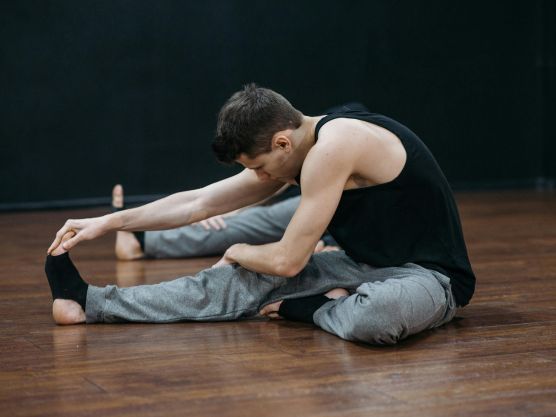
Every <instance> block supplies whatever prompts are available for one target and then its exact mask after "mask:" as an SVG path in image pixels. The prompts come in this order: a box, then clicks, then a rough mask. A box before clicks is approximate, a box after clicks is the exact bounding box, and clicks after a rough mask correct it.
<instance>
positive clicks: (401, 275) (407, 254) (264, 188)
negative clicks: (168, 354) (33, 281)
mask: <svg viewBox="0 0 556 417" xmlns="http://www.w3.org/2000/svg"><path fill="white" fill-rule="evenodd" d="M213 150H214V152H215V154H216V156H217V158H218V159H219V160H220V161H222V162H230V163H231V162H238V163H240V164H241V165H243V166H244V167H245V170H243V171H242V172H241V173H239V174H237V175H235V176H232V177H230V178H227V179H225V180H222V181H219V182H216V183H213V184H210V185H208V186H206V187H204V188H201V189H196V190H191V191H186V192H181V193H176V194H173V195H171V196H169V197H166V198H163V199H161V200H158V201H155V202H153V203H150V204H147V205H144V206H142V207H138V208H134V209H130V210H123V211H120V212H117V213H113V214H110V215H106V216H102V217H98V218H92V219H80V220H68V221H67V222H66V223H65V224H64V226H63V227H62V228H61V229H60V230H59V231H58V233H57V234H56V238H55V239H54V241H53V243H52V245H51V246H50V248H49V249H48V253H49V255H48V257H47V260H46V273H47V276H48V280H49V284H50V286H51V290H52V295H53V298H54V303H53V314H54V319H55V320H56V322H58V323H64V324H69V323H81V322H85V321H86V322H106V323H111V322H122V321H139V322H162V323H167V322H175V321H184V320H197V321H214V320H233V319H237V318H240V317H252V316H255V315H257V314H258V313H259V312H260V313H261V314H263V315H267V316H270V317H277V316H280V317H284V318H287V319H292V320H301V321H306V322H311V323H315V324H316V325H317V326H319V327H321V328H322V329H324V330H326V331H328V332H331V333H333V334H335V335H337V336H339V337H342V338H344V339H347V340H357V341H363V342H367V343H388V344H392V343H396V342H397V341H399V340H401V339H403V338H405V337H407V336H409V335H411V334H414V333H417V332H420V331H422V330H425V329H430V328H433V327H437V326H440V325H442V324H444V323H446V322H448V321H450V320H451V319H452V318H453V316H454V314H455V311H456V308H457V307H462V306H464V305H466V304H467V303H468V302H469V300H470V299H471V296H472V294H473V291H474V287H475V277H474V274H473V271H472V269H471V265H470V262H469V259H468V255H467V249H466V246H465V242H464V238H463V233H462V229H461V224H460V220H459V215H458V211H457V206H456V204H455V201H454V198H453V195H452V192H451V189H450V186H449V185H448V182H447V180H446V178H445V176H444V175H443V173H442V171H441V169H440V167H439V166H438V164H437V163H436V161H435V159H434V157H433V156H432V154H431V153H430V151H429V150H428V149H427V147H426V146H425V145H424V144H423V142H421V140H420V139H419V138H418V137H417V136H416V135H415V134H414V133H413V132H411V131H410V130H409V129H408V128H407V127H405V126H403V125H402V124H400V123H398V122H396V121H394V120H392V119H390V118H388V117H385V116H382V115H379V114H375V113H369V112H366V111H363V110H354V109H351V108H349V106H346V107H345V108H343V109H341V110H339V111H337V112H335V113H331V114H328V115H326V116H313V117H312V116H306V115H304V114H302V113H301V112H299V111H298V110H296V109H295V108H294V107H293V106H292V105H291V104H290V103H289V102H288V101H287V100H286V99H285V98H284V97H282V96H281V95H279V94H277V93H276V92H274V91H272V90H269V89H264V88H259V87H257V86H255V85H254V84H251V85H248V86H246V87H245V88H244V89H243V90H241V91H239V92H237V93H235V94H234V95H232V97H231V98H230V99H229V100H228V101H227V102H226V103H225V104H224V106H223V107H222V109H221V111H220V114H219V117H218V124H217V136H216V138H215V141H214V143H213ZM284 183H289V184H299V185H300V187H301V201H300V203H299V206H298V208H297V210H296V212H295V214H294V216H293V217H292V219H291V221H290V223H289V225H288V227H287V228H286V231H285V232H284V235H283V237H282V239H281V240H280V241H278V242H274V243H268V244H264V245H249V244H236V245H232V246H231V247H230V248H229V249H228V250H227V251H226V252H225V254H224V256H223V258H222V259H221V260H220V262H219V263H218V264H217V267H215V268H211V269H207V270H204V271H201V272H199V273H198V274H197V275H195V276H194V277H182V278H178V279H175V280H173V281H168V282H163V283H160V284H156V285H142V286H136V287H130V288H118V287H116V286H113V285H108V286H106V287H104V288H100V287H95V286H92V285H88V284H87V283H86V282H85V281H83V280H82V279H81V277H80V276H79V273H78V272H77V270H76V269H75V267H74V266H73V264H72V263H71V260H70V259H69V256H68V254H67V253H66V252H65V251H66V250H70V249H71V248H73V247H74V246H75V245H76V244H78V243H79V242H81V241H83V240H90V239H94V238H96V237H98V236H101V235H103V234H105V233H107V232H109V231H118V230H122V231H138V230H160V229H170V228H175V227H179V226H182V225H186V224H191V223H194V222H198V221H201V220H203V219H206V218H209V217H212V216H215V215H218V214H222V213H226V212H230V211H232V210H236V209H238V208H241V207H245V206H247V205H250V204H254V203H256V202H258V201H261V200H263V199H264V198H266V197H268V196H270V195H272V194H274V193H275V192H276V191H277V190H278V189H279V188H281V187H282V186H283V184H284ZM326 228H328V231H329V232H330V233H331V235H332V236H333V237H334V239H335V240H336V241H337V242H338V244H339V245H340V246H341V247H342V248H343V249H344V250H345V252H344V251H335V252H324V253H318V254H313V249H314V248H315V245H316V243H317V241H318V240H319V239H320V237H321V235H322V234H323V232H324V230H325V229H326ZM326 294H328V296H327V295H326Z"/></svg>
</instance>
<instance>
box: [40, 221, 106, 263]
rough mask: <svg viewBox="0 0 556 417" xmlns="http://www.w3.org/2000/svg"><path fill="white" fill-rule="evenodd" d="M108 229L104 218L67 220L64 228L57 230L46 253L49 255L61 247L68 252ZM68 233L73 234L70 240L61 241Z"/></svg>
mask: <svg viewBox="0 0 556 417" xmlns="http://www.w3.org/2000/svg"><path fill="white" fill-rule="evenodd" d="M109 230H110V228H109V227H108V222H107V220H106V217H105V216H103V217H94V218H92V219H78V220H71V219H70V220H68V221H66V223H65V224H64V226H63V227H62V228H61V229H60V230H58V233H56V237H55V238H54V241H53V242H52V244H51V245H50V247H49V248H48V251H47V253H48V254H49V255H50V254H51V253H52V251H54V250H55V249H57V248H58V247H59V246H61V249H64V250H66V251H69V250H70V249H71V248H73V247H74V246H75V245H77V244H78V243H79V242H81V241H83V240H92V239H95V238H97V237H99V236H102V235H103V234H105V233H106V232H108V231H109ZM68 233H73V237H72V238H71V239H68V240H65V241H63V240H62V238H63V237H64V236H66V234H68Z"/></svg>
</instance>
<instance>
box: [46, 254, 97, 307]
mask: <svg viewBox="0 0 556 417" xmlns="http://www.w3.org/2000/svg"><path fill="white" fill-rule="evenodd" d="M44 271H45V272H46V276H47V278H48V284H49V285H50V291H51V292H52V299H53V300H55V299H57V298H63V299H65V300H73V301H76V302H77V303H79V305H80V306H81V308H82V309H83V311H85V304H86V302H87V288H89V284H87V283H86V282H85V281H83V279H82V278H81V275H79V272H78V271H77V269H76V268H75V266H74V265H73V262H72V261H71V259H70V257H69V253H68V252H66V253H63V254H62V255H58V256H52V255H48V256H47V257H46V263H45V265H44Z"/></svg>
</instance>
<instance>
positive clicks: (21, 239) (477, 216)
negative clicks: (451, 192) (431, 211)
mask: <svg viewBox="0 0 556 417" xmlns="http://www.w3.org/2000/svg"><path fill="white" fill-rule="evenodd" d="M456 197H457V201H458V204H459V207H460V212H461V215H462V221H463V226H464V231H465V237H466V240H467V244H468V248H469V252H470V258H471V261H472V264H473V266H474V270H475V272H476V274H477V278H478V286H477V292H476V295H475V297H474V298H473V300H472V302H471V304H470V305H469V306H468V307H466V308H465V309H462V310H460V312H459V313H458V319H456V320H455V321H453V322H452V323H450V324H448V325H446V326H444V327H442V328H439V329H436V330H434V331H429V332H426V333H423V334H421V335H418V336H416V337H413V338H410V339H408V340H406V341H404V342H402V343H400V344H399V345H397V346H394V347H372V346H365V345H361V344H355V343H350V342H346V341H343V340H341V339H339V338H337V337H335V336H333V335H330V334H327V333H325V332H324V331H322V330H319V329H317V328H315V327H312V326H309V325H304V324H296V323H291V322H286V321H266V320H251V321H242V322H229V323H179V324H166V325H148V324H120V325H87V326H86V325H81V326H70V327H60V326H56V325H55V324H54V323H53V322H52V319H51V316H50V307H51V300H50V292H49V289H48V286H47V282H46V278H45V276H44V272H43V262H44V257H45V251H46V248H47V246H48V245H49V243H50V241H51V239H52V238H53V236H54V233H55V231H56V230H57V228H58V227H59V226H61V225H62V223H63V221H64V220H65V219H66V218H68V217H84V216H92V215H97V214H102V213H103V210H100V209H94V210H81V211H72V212H69V211H66V212H61V211H52V212H37V213H12V214H1V215H0V230H1V237H2V239H1V240H0V245H1V246H0V249H1V253H2V257H1V258H0V274H1V275H0V277H1V278H0V330H1V332H0V415H1V416H41V417H44V416H93V415H94V416H116V415H118V416H134V417H137V416H265V417H268V416H280V417H284V416H416V415H422V416H442V417H446V416H473V417H476V416H482V415H484V416H487V415H488V416H504V417H508V416H528V417H531V416H556V256H555V255H556V193H547V192H545V193H537V192H533V191H531V192H524V191H519V192H497V193H472V194H471V193H470V194H458V195H457V196H456ZM113 239H114V236H107V237H105V238H102V239H99V240H98V241H94V242H89V243H87V244H83V245H81V246H80V247H78V248H76V249H75V251H73V252H72V256H73V259H74V260H75V261H76V264H77V266H78V267H79V269H80V271H81V272H82V275H83V276H84V277H86V278H87V279H88V280H89V281H90V282H91V283H93V284H96V285H104V284H108V283H114V282H117V283H118V284H119V285H121V286H129V285H136V284H143V283H155V282H158V281H160V280H166V279H170V278H173V277H176V276H180V275H187V274H191V273H194V272H196V271H198V270H200V269H202V268H204V267H207V266H210V265H212V263H213V262H214V258H212V259H201V260H164V261H140V262H117V261H116V260H115V258H114V255H113Z"/></svg>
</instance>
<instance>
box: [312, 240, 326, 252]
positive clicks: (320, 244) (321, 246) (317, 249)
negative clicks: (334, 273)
mask: <svg viewBox="0 0 556 417" xmlns="http://www.w3.org/2000/svg"><path fill="white" fill-rule="evenodd" d="M323 250H324V241H322V240H319V241H318V242H317V246H315V250H314V251H313V252H314V253H319V252H322V251H323Z"/></svg>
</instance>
